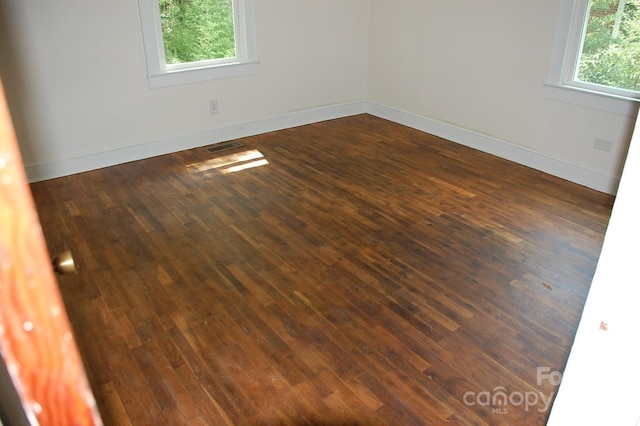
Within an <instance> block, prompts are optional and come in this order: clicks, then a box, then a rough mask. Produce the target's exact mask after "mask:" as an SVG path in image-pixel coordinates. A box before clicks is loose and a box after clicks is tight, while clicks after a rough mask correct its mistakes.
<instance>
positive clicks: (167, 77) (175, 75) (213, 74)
mask: <svg viewBox="0 0 640 426" xmlns="http://www.w3.org/2000/svg"><path fill="white" fill-rule="evenodd" d="M257 72H258V62H242V63H239V62H238V63H233V64H224V65H215V66H208V67H203V68H190V69H181V70H171V71H165V72H163V73H160V74H153V75H149V76H148V79H149V87H151V88H152V89H153V88H157V87H169V86H176V85H180V84H189V83H199V82H202V81H207V80H215V79H219V78H228V77H237V76H241V75H249V74H255V73H257Z"/></svg>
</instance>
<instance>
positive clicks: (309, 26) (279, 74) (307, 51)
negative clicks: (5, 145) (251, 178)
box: [0, 0, 369, 171]
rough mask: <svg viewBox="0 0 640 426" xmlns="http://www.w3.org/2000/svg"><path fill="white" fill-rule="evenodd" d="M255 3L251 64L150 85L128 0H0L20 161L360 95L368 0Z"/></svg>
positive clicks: (133, 4) (67, 155) (38, 161)
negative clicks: (196, 80) (219, 76)
mask: <svg viewBox="0 0 640 426" xmlns="http://www.w3.org/2000/svg"><path fill="white" fill-rule="evenodd" d="M255 5H256V16H255V20H256V26H257V34H258V39H257V49H258V55H259V61H260V71H259V73H258V74H255V75H251V76H245V77H239V78H228V79H223V80H214V81H210V82H206V83H201V84H189V85H182V86H175V87H170V88H158V89H150V88H149V86H148V83H147V79H146V65H145V57H144V51H143V42H142V33H141V28H140V20H139V14H138V6H137V1H136V0H114V1H110V2H109V3H108V7H105V3H103V2H94V1H87V2H84V1H75V0H55V1H26V2H24V1H18V0H8V1H5V0H3V2H2V3H1V7H2V9H3V11H4V12H3V13H4V15H5V17H4V21H5V24H6V25H8V26H9V30H8V32H9V35H8V36H6V37H8V38H9V42H7V40H5V41H4V42H3V43H2V44H3V45H6V44H9V45H10V46H11V47H12V57H9V58H7V57H6V55H7V54H6V52H5V56H4V57H2V58H0V59H2V61H1V62H3V65H2V68H0V70H3V78H4V77H5V75H6V76H7V81H5V85H8V86H13V87H15V86H20V90H14V91H13V92H14V93H9V95H13V96H9V101H10V103H11V106H12V111H13V114H14V116H16V118H15V120H16V121H18V123H16V124H17V126H16V127H17V130H18V132H22V133H23V134H26V133H28V135H25V137H21V138H20V139H21V150H22V153H23V157H24V162H25V165H26V166H27V170H28V171H29V169H30V168H33V166H34V165H43V164H48V163H53V164H55V163H63V162H64V161H65V160H68V159H72V158H76V157H82V156H87V155H92V154H96V153H100V152H105V151H112V150H118V149H120V148H122V147H128V146H136V145H140V144H149V143H153V142H154V141H158V140H160V141H161V140H165V139H167V138H171V137H174V136H178V135H189V134H193V133H196V132H201V131H207V130H211V129H216V128H222V127H225V126H229V125H230V124H238V123H246V122H254V121H256V120H262V119H265V118H268V117H275V116H280V115H283V114H287V113H290V112H292V111H300V110H305V109H309V108H317V107H320V106H325V105H333V104H341V103H346V102H351V101H362V100H363V99H364V97H365V85H366V73H367V65H368V64H367V55H368V32H369V31H368V26H369V16H368V0H349V1H347V2H345V1H341V0H322V1H320V0H316V1H295V0H257V1H256V2H255ZM6 69H8V71H7V72H4V70H6ZM8 92H11V90H8ZM16 93H17V94H16ZM18 98H19V99H18ZM210 99H217V100H218V103H219V108H220V113H219V114H217V115H211V114H210V113H209V100H210ZM210 134H211V135H212V136H214V137H215V134H214V133H210ZM20 136H23V135H20ZM148 152H153V148H150V149H149V151H148Z"/></svg>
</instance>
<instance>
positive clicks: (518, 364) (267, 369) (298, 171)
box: [32, 115, 613, 425]
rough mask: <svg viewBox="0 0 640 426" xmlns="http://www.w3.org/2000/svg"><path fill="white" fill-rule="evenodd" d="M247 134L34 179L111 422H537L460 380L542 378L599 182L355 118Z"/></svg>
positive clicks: (581, 265)
mask: <svg viewBox="0 0 640 426" xmlns="http://www.w3.org/2000/svg"><path fill="white" fill-rule="evenodd" d="M241 141H242V143H243V144H244V147H242V148H238V149H236V150H234V151H222V152H219V153H215V154H211V153H208V152H206V151H205V150H203V149H193V150H187V151H182V152H178V153H175V154H171V155H165V156H160V157H156V158H152V159H148V160H143V161H138V162H134V163H129V164H123V165H121V166H116V167H110V168H105V169H101V170H96V171H92V172H87V173H82V174H79V175H74V176H69V177H65V178H60V179H55V180H51V181H46V182H40V183H37V184H34V185H32V192H33V194H34V199H35V201H36V204H37V206H38V209H39V213H40V215H41V222H42V225H43V230H44V233H45V236H46V239H47V242H48V244H49V246H50V249H51V250H52V252H53V251H54V250H53V249H54V248H55V249H56V252H57V251H60V249H61V248H63V247H71V248H72V249H73V250H78V251H80V253H77V259H78V263H79V268H80V274H79V275H77V276H72V277H62V278H61V282H60V288H61V292H62V295H63V297H64V299H65V303H66V305H67V309H68V311H69V317H70V319H71V322H72V326H73V327H74V329H75V330H76V333H77V340H78V345H79V348H80V350H81V352H82V353H83V355H84V358H85V359H86V363H87V369H88V373H89V377H90V381H91V384H92V386H93V387H94V392H95V393H96V395H97V402H98V406H99V408H100V409H101V410H102V411H103V412H104V414H103V417H104V418H105V419H113V421H114V422H115V423H118V424H120V423H126V422H129V423H131V424H229V425H230V424H288V425H294V424H389V425H395V424H490V425H500V424H523V425H525V424H531V425H539V424H544V422H545V421H546V417H547V415H548V412H545V411H543V412H539V411H538V410H537V409H533V408H529V409H527V407H525V406H522V405H520V406H515V405H514V406H509V407H506V408H508V410H506V411H500V410H498V409H499V408H505V407H501V406H492V405H484V406H483V405H480V404H468V403H467V402H468V401H465V395H468V392H473V393H474V395H476V394H477V393H478V392H483V391H486V392H491V391H493V390H494V389H496V388H499V387H501V386H504V387H505V389H507V391H508V392H539V393H540V392H541V393H543V394H544V395H553V394H554V392H555V391H556V389H557V387H556V386H554V385H552V384H549V383H547V382H545V383H542V384H538V383H537V376H536V373H537V370H536V368H537V367H549V368H551V369H552V370H559V371H561V370H562V368H563V366H564V364H565V362H566V359H567V356H568V352H569V349H570V347H571V343H572V339H573V336H574V333H575V330H576V327H577V324H578V321H579V318H580V314H581V311H582V305H583V303H584V301H585V298H586V295H587V292H588V290H589V284H590V281H591V278H592V277H593V273H594V271H595V266H596V263H597V260H598V256H599V252H600V248H601V245H602V240H603V235H604V232H605V230H606V226H607V222H608V219H609V214H610V211H611V206H612V202H613V198H612V197H610V196H608V195H605V194H601V193H598V192H596V191H592V190H589V189H586V188H584V187H581V186H578V185H575V184H571V183H569V182H566V181H563V180H561V179H557V178H554V177H552V176H549V175H545V174H544V173H541V172H538V171H535V170H532V169H529V168H526V167H523V166H520V165H517V164H515V163H512V162H509V161H506V160H503V159H500V158H497V157H494V156H491V155H488V154H485V153H482V152H479V151H475V150H471V149H469V148H466V147H463V146H461V145H457V144H454V143H451V142H448V141H445V140H442V139H439V138H436V137H433V136H430V135H427V134H424V133H421V132H419V131H416V130H413V129H409V128H407V127H403V126H401V125H397V124H394V123H390V122H388V121H385V120H382V119H378V118H375V117H371V116H368V115H359V116H354V117H348V118H343V119H338V120H332V121H327V122H322V123H316V124H312V125H308V126H301V127H297V128H293V129H286V130H281V131H278V132H272V133H268V134H263V135H258V136H254V137H250V138H244V139H242V140H241ZM247 153H248V154H247ZM246 155H250V156H253V157H255V158H260V159H262V158H264V159H266V160H267V163H265V164H264V165H261V166H260V167H254V168H251V169H246V170H242V171H238V172H233V173H228V171H229V170H228V168H229V167H232V166H234V165H237V164H238V161H240V164H244V163H243V161H244V159H245V158H248V157H246Z"/></svg>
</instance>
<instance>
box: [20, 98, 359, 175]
mask: <svg viewBox="0 0 640 426" xmlns="http://www.w3.org/2000/svg"><path fill="white" fill-rule="evenodd" d="M366 108H367V102H366V101H357V102H349V103H344V104H336V105H328V106H323V107H318V108H312V109H306V110H301V111H295V112H291V113H288V114H282V115H278V116H274V117H268V118H265V119H261V120H256V121H252V122H246V123H237V124H231V125H227V126H223V127H218V128H214V129H209V130H204V131H201V132H197V133H192V134H185V135H175V136H170V137H167V138H164V139H160V140H155V141H150V142H145V143H140V144H136V145H129V146H122V147H117V148H114V149H110V150H107V151H101V152H94V153H90V154H86V155H80V156H75V157H70V158H64V159H59V160H55V161H51V162H46V163H40V164H31V165H25V170H26V173H27V178H28V180H29V182H38V181H43V180H47V179H54V178H57V177H62V176H68V175H72V174H76V173H82V172H86V171H90V170H95V169H100V168H103V167H110V166H115V165H118V164H123V163H128V162H131V161H137V160H142V159H145V158H151V157H155V156H158V155H164V154H170V153H173V152H178V151H182V150H185V149H192V148H197V147H201V146H206V145H211V144H215V143H218V142H224V141H228V140H233V139H238V138H244V137H248V136H254V135H258V134H262V133H267V132H273V131H276V130H282V129H289V128H292V127H298V126H304V125H306V124H311V123H318V122H320V121H326V120H332V119H335V118H341V117H348V116H351V115H357V114H364V113H366Z"/></svg>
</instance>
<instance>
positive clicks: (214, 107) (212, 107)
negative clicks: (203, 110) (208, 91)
mask: <svg viewBox="0 0 640 426" xmlns="http://www.w3.org/2000/svg"><path fill="white" fill-rule="evenodd" d="M219 111H220V110H219V109H218V100H217V99H212V100H210V101H209V112H210V113H211V114H217V113H218V112H219Z"/></svg>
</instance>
